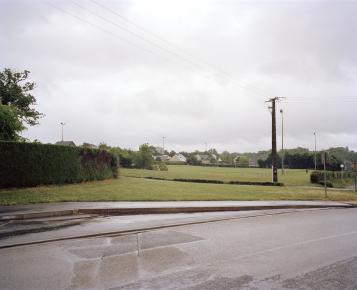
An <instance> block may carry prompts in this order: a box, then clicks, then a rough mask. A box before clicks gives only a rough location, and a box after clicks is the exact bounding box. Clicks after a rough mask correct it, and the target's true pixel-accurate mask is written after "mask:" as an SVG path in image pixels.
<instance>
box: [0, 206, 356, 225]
mask: <svg viewBox="0 0 357 290" xmlns="http://www.w3.org/2000/svg"><path fill="white" fill-rule="evenodd" d="M351 207H356V205H352V204H340V205H328V204H327V205H322V204H317V205H313V204H311V205H307V204H304V205H302V204H300V205H266V206H264V205H261V206H254V205H252V206H249V205H247V206H178V207H135V208H134V207H132V208H82V209H73V210H61V211H50V212H32V213H23V214H14V215H6V216H1V217H0V221H10V220H27V219H37V218H52V217H59V216H72V215H79V214H94V215H101V216H110V215H140V214H173V213H195V212H218V211H249V210H272V209H309V208H351Z"/></svg>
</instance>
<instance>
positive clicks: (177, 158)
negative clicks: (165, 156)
mask: <svg viewBox="0 0 357 290" xmlns="http://www.w3.org/2000/svg"><path fill="white" fill-rule="evenodd" d="M169 162H182V163H186V162H187V159H186V157H185V156H183V155H182V154H180V153H179V154H175V155H174V156H172V157H171V158H170V160H169Z"/></svg>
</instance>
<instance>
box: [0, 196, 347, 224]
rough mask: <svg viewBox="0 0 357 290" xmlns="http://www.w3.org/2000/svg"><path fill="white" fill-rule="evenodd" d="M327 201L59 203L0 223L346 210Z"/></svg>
mask: <svg viewBox="0 0 357 290" xmlns="http://www.w3.org/2000/svg"><path fill="white" fill-rule="evenodd" d="M349 206H351V205H350V204H346V203H340V202H331V201H293V200H289V201H167V202H166V201H162V202H62V203H42V204H29V205H18V206H1V207H0V220H8V219H28V218H43V217H56V216H66V215H77V214H99V215H125V214H153V213H180V212H181V213H184V212H186V213H187V212H208V211H239V210H260V209H282V208H321V207H349Z"/></svg>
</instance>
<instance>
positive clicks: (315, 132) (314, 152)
mask: <svg viewBox="0 0 357 290" xmlns="http://www.w3.org/2000/svg"><path fill="white" fill-rule="evenodd" d="M314 136H315V152H314V163H315V171H316V132H314Z"/></svg>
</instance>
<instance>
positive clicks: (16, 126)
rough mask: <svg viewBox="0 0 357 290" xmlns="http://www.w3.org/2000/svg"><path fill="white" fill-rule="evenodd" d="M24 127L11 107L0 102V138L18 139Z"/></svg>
mask: <svg viewBox="0 0 357 290" xmlns="http://www.w3.org/2000/svg"><path fill="white" fill-rule="evenodd" d="M24 128H25V127H24V126H23V125H22V123H21V122H20V120H19V119H18V118H17V116H16V113H15V112H14V110H13V108H12V107H10V106H4V105H2V104H0V140H13V141H16V140H19V139H20V136H19V135H18V132H21V131H22V130H23V129H24Z"/></svg>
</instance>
